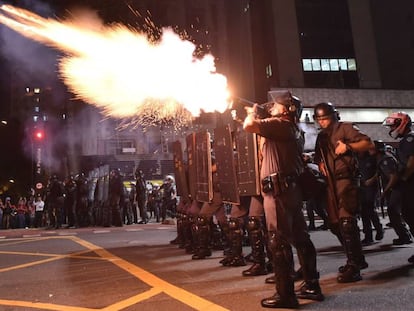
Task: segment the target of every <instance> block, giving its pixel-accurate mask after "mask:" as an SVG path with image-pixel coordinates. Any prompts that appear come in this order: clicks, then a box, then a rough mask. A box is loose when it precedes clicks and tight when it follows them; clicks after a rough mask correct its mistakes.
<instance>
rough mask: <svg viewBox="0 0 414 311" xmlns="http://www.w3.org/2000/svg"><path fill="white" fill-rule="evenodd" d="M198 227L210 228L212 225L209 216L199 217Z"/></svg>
mask: <svg viewBox="0 0 414 311" xmlns="http://www.w3.org/2000/svg"><path fill="white" fill-rule="evenodd" d="M197 225H198V226H208V225H210V219H209V217H207V216H198V217H197Z"/></svg>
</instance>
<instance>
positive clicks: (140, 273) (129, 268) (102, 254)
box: [0, 235, 229, 311]
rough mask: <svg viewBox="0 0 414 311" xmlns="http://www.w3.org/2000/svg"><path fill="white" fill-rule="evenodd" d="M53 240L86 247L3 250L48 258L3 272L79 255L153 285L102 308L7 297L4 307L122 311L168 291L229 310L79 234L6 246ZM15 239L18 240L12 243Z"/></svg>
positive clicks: (196, 305) (211, 309)
mask: <svg viewBox="0 0 414 311" xmlns="http://www.w3.org/2000/svg"><path fill="white" fill-rule="evenodd" d="M46 239H47V240H50V239H66V240H72V241H73V242H75V243H77V244H79V245H81V246H83V247H85V248H86V250H82V251H78V252H75V253H70V254H50V253H48V254H46V253H29V252H6V251H0V254H13V255H23V256H24V255H26V256H39V257H47V258H44V259H41V260H37V261H32V262H28V263H24V264H20V265H16V266H11V267H7V268H3V269H0V273H1V272H6V271H11V270H17V269H22V268H28V267H32V266H35V265H39V264H44V263H47V262H52V261H55V260H60V259H64V258H68V257H71V258H79V259H88V260H105V261H108V262H111V263H112V264H114V265H116V266H118V267H119V268H121V269H123V270H125V271H126V272H127V273H129V274H131V275H133V276H135V277H136V278H137V279H139V280H140V281H142V282H144V283H146V284H147V285H149V286H151V288H150V289H149V290H147V291H144V292H141V293H139V294H137V295H135V296H132V297H129V298H127V299H124V300H121V301H118V302H115V303H113V304H111V305H108V306H106V307H104V308H101V309H96V308H85V307H75V306H66V305H59V304H51V303H42V302H30V301H20V300H7V299H0V305H3V306H18V307H26V308H36V309H41V310H54V311H92V310H95V311H96V310H101V311H114V310H122V309H125V308H128V307H130V306H133V305H135V304H137V303H139V302H141V301H144V300H146V299H149V298H151V297H153V296H156V295H158V294H161V293H165V294H167V295H169V296H170V297H171V298H173V299H175V300H178V301H180V302H182V303H184V304H186V305H188V306H190V307H191V308H193V309H195V310H200V311H229V310H228V309H226V308H224V307H221V306H220V305H217V304H215V303H213V302H211V301H208V300H206V299H204V298H202V297H199V296H197V295H195V294H193V293H191V292H189V291H187V290H185V289H182V288H180V287H178V286H175V285H173V284H170V283H168V282H166V281H164V280H163V279H161V278H159V277H157V276H155V275H154V274H152V273H150V272H148V271H146V270H144V269H142V268H140V267H138V266H136V265H134V264H132V263H130V262H128V261H126V260H124V259H122V258H120V257H117V256H115V255H114V254H112V253H110V252H109V251H107V250H106V249H104V248H102V247H100V246H97V245H95V244H92V243H90V242H88V241H85V240H83V239H80V238H79V237H77V236H72V235H68V236H53V237H43V238H33V239H26V240H23V241H22V240H21V239H20V240H19V239H15V240H10V241H8V242H9V243H2V245H3V246H4V245H11V244H14V245H15V244H21V243H25V242H32V241H39V240H46ZM11 242H14V243H11ZM90 252H94V253H95V254H96V255H97V256H98V257H93V256H83V255H84V254H85V253H90Z"/></svg>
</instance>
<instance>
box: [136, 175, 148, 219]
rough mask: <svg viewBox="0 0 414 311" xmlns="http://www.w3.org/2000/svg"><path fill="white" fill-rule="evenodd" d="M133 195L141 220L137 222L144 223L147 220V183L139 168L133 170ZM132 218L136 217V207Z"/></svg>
mask: <svg viewBox="0 0 414 311" xmlns="http://www.w3.org/2000/svg"><path fill="white" fill-rule="evenodd" d="M135 196H136V203H137V205H138V209H139V215H140V216H141V220H140V221H139V222H138V223H139V224H146V223H147V222H148V214H147V201H148V194H147V184H146V180H145V178H144V173H143V172H142V170H140V169H137V170H136V171H135ZM134 218H137V217H136V209H135V211H134Z"/></svg>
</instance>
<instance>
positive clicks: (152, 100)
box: [0, 5, 229, 123]
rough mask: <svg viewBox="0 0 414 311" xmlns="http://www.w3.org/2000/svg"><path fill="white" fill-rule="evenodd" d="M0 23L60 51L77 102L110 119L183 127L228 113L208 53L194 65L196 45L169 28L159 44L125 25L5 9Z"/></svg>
mask: <svg viewBox="0 0 414 311" xmlns="http://www.w3.org/2000/svg"><path fill="white" fill-rule="evenodd" d="M0 9H1V10H2V12H3V13H2V14H0V22H1V23H3V24H5V25H7V26H8V27H10V28H12V29H14V30H15V31H17V32H19V33H20V34H22V35H24V36H26V37H28V38H31V39H33V40H36V41H39V42H42V43H44V44H46V45H49V46H52V47H54V48H57V49H59V50H61V51H63V52H65V55H66V56H65V57H63V58H62V59H60V62H59V73H60V77H61V78H62V79H63V81H64V83H65V84H66V85H67V86H68V88H69V90H70V91H71V92H73V93H74V94H75V95H76V97H77V98H79V99H82V100H83V101H85V102H87V103H90V104H93V105H95V106H97V107H99V108H100V109H101V110H102V111H103V112H104V113H105V114H106V115H107V116H111V117H116V118H131V120H135V122H140V123H142V122H144V123H145V122H147V123H153V122H158V121H160V120H164V121H165V120H176V121H178V122H183V121H186V120H189V119H190V118H191V117H194V116H198V115H199V114H200V110H203V111H205V112H213V111H219V112H223V111H224V110H226V109H227V107H228V99H229V92H228V89H227V79H226V77H225V76H223V75H221V74H218V73H217V72H216V68H215V63H214V57H213V56H212V55H210V54H208V55H205V56H204V57H202V58H195V57H194V54H195V53H194V51H195V49H196V46H195V45H194V44H193V43H191V42H190V41H187V40H183V39H181V38H180V37H179V35H178V34H176V33H175V32H174V31H173V30H172V29H163V33H162V36H161V39H160V40H159V41H158V42H149V39H148V38H147V36H146V35H145V34H144V33H140V32H138V31H137V30H133V29H130V28H128V27H126V26H124V25H120V24H116V25H111V26H102V25H100V26H99V27H85V23H84V22H80V21H76V22H75V21H62V22H60V21H57V20H54V19H45V18H42V17H40V16H38V15H36V14H33V13H31V12H29V11H26V10H22V9H17V8H15V7H13V6H10V5H2V6H1V7H0Z"/></svg>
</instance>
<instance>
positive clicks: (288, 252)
mask: <svg viewBox="0 0 414 311" xmlns="http://www.w3.org/2000/svg"><path fill="white" fill-rule="evenodd" d="M258 109H259V107H258V105H255V107H254V110H251V111H249V112H248V116H247V117H246V119H245V121H244V129H245V130H246V131H248V132H252V133H257V134H259V135H260V136H261V144H260V147H261V148H260V150H261V155H262V164H261V170H260V178H261V181H262V195H263V205H264V210H265V217H266V224H267V229H268V235H269V242H268V244H269V250H270V251H271V254H272V258H273V267H274V272H275V281H276V290H277V293H276V294H275V295H274V296H272V297H269V298H265V299H263V300H262V302H261V304H262V306H263V307H267V308H297V307H298V305H299V304H298V301H297V297H299V298H305V299H313V300H323V299H324V297H323V295H322V292H321V289H320V286H319V280H318V279H319V274H318V272H317V269H316V250H315V247H314V245H313V243H312V241H311V240H310V236H309V234H308V232H307V225H306V221H305V218H304V215H303V213H302V193H301V189H300V188H299V186H298V184H297V181H296V180H297V177H298V176H299V174H300V173H301V172H302V170H303V161H302V153H303V146H304V134H303V132H302V131H301V130H300V129H299V127H298V126H297V124H296V121H297V120H298V119H299V118H300V113H301V111H302V106H301V104H300V101H299V100H298V99H297V98H294V97H292V96H291V94H290V93H289V92H283V93H281V94H280V96H278V97H276V98H275V99H274V101H273V102H272V103H269V105H268V106H267V107H266V111H267V113H268V115H267V116H265V117H264V118H263V117H262V116H259V110H258ZM291 245H294V246H295V247H296V249H297V254H298V258H299V261H300V263H301V266H302V269H303V276H304V280H305V282H304V285H303V286H302V287H301V288H300V289H299V290H298V291H297V292H296V293H295V291H294V280H293V276H292V273H291V271H292V270H293V254H292V246H291Z"/></svg>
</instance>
